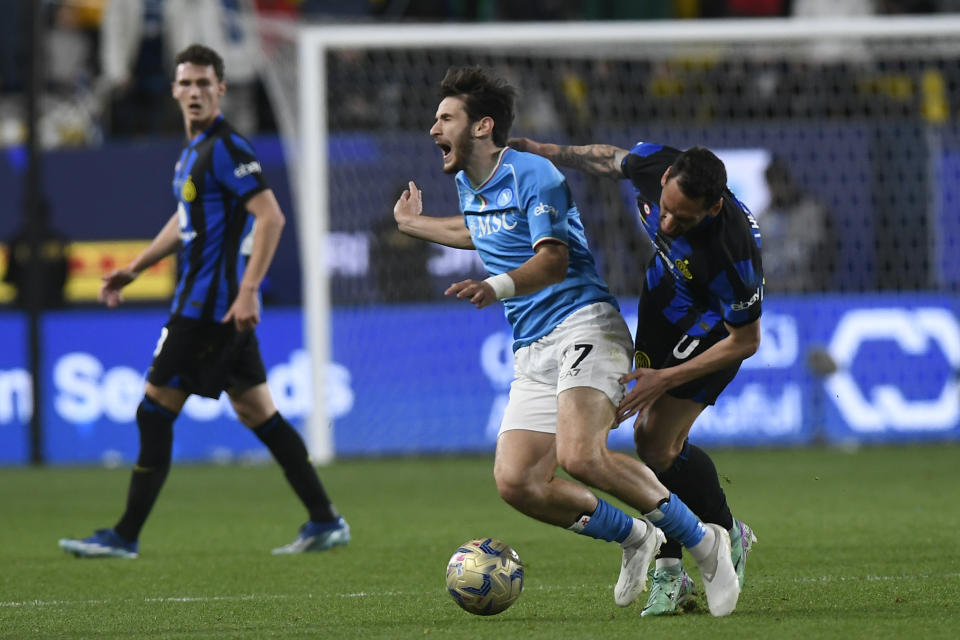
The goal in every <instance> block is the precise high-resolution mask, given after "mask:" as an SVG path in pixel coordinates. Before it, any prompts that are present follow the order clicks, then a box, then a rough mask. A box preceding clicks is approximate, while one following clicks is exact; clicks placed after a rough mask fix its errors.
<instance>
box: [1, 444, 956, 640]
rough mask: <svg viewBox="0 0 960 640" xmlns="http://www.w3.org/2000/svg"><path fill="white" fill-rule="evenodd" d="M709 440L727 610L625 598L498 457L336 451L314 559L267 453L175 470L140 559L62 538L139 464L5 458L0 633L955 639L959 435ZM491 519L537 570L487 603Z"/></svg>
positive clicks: (104, 511) (100, 519) (102, 508)
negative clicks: (339, 527) (483, 576)
mask: <svg viewBox="0 0 960 640" xmlns="http://www.w3.org/2000/svg"><path fill="white" fill-rule="evenodd" d="M713 453H714V458H715V460H716V462H717V466H718V468H719V470H720V474H721V478H722V481H723V482H724V485H725V489H726V491H727V496H728V499H729V501H730V504H731V505H732V507H733V508H734V514H735V515H736V516H738V517H739V518H741V519H743V520H745V521H746V522H748V523H749V524H750V525H751V526H752V527H753V528H754V529H755V530H756V533H757V535H758V537H759V543H758V544H757V545H756V546H755V547H754V552H753V554H752V555H751V556H750V561H749V563H748V565H747V584H746V587H745V589H744V591H743V593H742V594H741V596H740V603H739V605H738V607H737V611H736V612H735V613H734V614H733V615H731V616H729V617H727V618H712V617H711V616H710V615H709V614H708V613H706V605H705V603H702V604H701V605H700V607H699V611H695V612H692V613H686V614H683V615H678V616H671V617H666V618H657V619H642V618H640V605H639V604H634V605H633V606H631V607H628V608H625V609H620V608H618V607H617V606H616V605H615V604H614V602H613V584H614V583H615V582H616V578H617V573H618V571H619V558H620V552H619V549H618V548H617V547H616V546H615V545H612V544H608V543H603V542H598V541H595V540H590V539H587V538H583V537H581V536H576V535H574V534H572V533H569V532H566V531H563V530H560V529H558V528H553V527H549V526H547V525H543V524H540V523H537V522H534V521H533V520H530V519H528V518H526V517H524V516H522V515H520V514H519V513H516V512H514V511H513V510H511V509H510V508H509V507H508V506H506V505H505V504H504V503H502V502H501V501H500V499H499V498H498V497H497V495H496V490H495V488H494V484H493V480H492V460H491V459H490V458H489V457H485V456H481V457H455V458H454V457H451V458H423V459H388V460H345V461H339V462H337V463H335V464H333V465H331V466H329V467H326V468H323V469H321V475H322V477H323V479H324V482H325V483H326V485H327V487H328V489H329V491H330V493H331V495H332V496H333V497H334V499H335V502H336V504H337V506H338V507H339V508H340V509H341V511H342V512H343V513H344V515H345V516H346V517H347V519H348V520H349V522H350V524H351V526H352V528H353V534H354V539H353V542H352V543H351V544H350V545H349V546H348V547H345V548H340V549H335V550H333V551H331V552H326V553H321V554H309V555H305V556H272V555H271V554H270V549H271V548H273V547H274V546H279V545H281V544H284V543H286V542H289V541H290V540H291V539H292V538H293V536H294V535H295V533H296V529H297V527H298V526H299V525H300V524H301V522H302V521H303V519H304V515H303V513H302V510H301V508H300V506H299V504H298V503H297V502H296V500H295V498H294V496H293V494H292V493H291V492H290V491H289V489H288V488H287V486H286V484H285V482H284V480H283V476H282V474H281V472H280V471H279V469H278V468H276V467H274V466H265V467H243V466H228V467H212V466H210V467H207V466H199V467H192V466H177V467H175V468H174V469H173V471H172V473H171V475H170V477H169V479H168V481H167V486H166V488H165V490H164V493H163V495H162V496H161V498H160V501H159V503H158V505H157V507H156V509H155V511H154V513H153V515H152V516H151V519H150V521H149V522H148V523H147V527H146V529H145V530H144V533H143V536H142V538H141V549H140V551H141V556H140V558H139V559H137V560H118V559H105V560H81V559H75V558H73V557H72V556H67V555H66V554H64V553H63V552H62V551H60V549H59V548H58V547H57V539H58V538H61V537H65V536H86V535H88V534H89V533H90V532H91V531H92V530H93V529H94V528H97V527H101V526H110V525H112V524H113V523H114V522H115V520H116V518H117V516H118V515H119V511H120V509H121V506H122V502H123V500H124V498H125V492H126V483H127V476H128V471H127V470H125V469H117V470H106V469H99V468H88V469H26V470H24V469H5V470H0V638H17V639H21V638H24V639H26V638H425V637H443V638H468V639H472V638H497V639H502V638H545V639H546V638H549V639H550V640H556V639H557V638H639V637H644V638H681V637H689V638H695V637H701V638H703V637H709V638H710V639H711V640H717V639H721V638H737V639H742V638H798V639H799V638H803V639H809V638H869V639H870V640H880V639H884V638H891V639H894V638H923V639H924V640H929V639H932V638H957V637H960V446H957V445H942V444H941V445H934V446H916V447H900V448H893V447H891V448H866V449H861V450H859V451H855V452H849V451H839V450H831V449H785V450H739V451H728V450H723V451H716V452H713ZM477 536H492V537H498V538H501V539H503V540H505V541H506V542H508V543H509V544H511V545H513V546H514V548H516V549H517V551H518V552H519V554H520V557H521V559H522V560H523V561H524V564H525V569H526V582H525V588H524V592H523V595H522V596H521V597H520V599H519V600H518V601H517V603H516V604H515V605H514V606H513V607H512V608H511V609H509V610H508V611H506V612H504V613H503V614H500V615H498V616H493V617H490V618H482V617H476V616H471V615H469V614H467V613H465V612H464V611H462V610H460V609H459V608H458V607H457V606H456V605H455V604H454V602H453V601H452V600H451V598H450V597H449V596H448V595H447V593H446V591H445V589H444V581H443V575H444V569H445V567H446V562H447V560H448V558H449V557H450V555H451V554H452V553H453V551H454V550H455V549H456V547H457V545H458V544H460V543H461V542H463V541H465V540H468V539H470V538H473V537H477ZM688 566H692V565H691V564H690V563H689V562H688ZM692 573H694V576H695V578H699V576H698V575H697V574H696V573H695V569H692ZM644 598H645V596H641V600H643V599H644Z"/></svg>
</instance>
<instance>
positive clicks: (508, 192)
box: [497, 189, 513, 207]
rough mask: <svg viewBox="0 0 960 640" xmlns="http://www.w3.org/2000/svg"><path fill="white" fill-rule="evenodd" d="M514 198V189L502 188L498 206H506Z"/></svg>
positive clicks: (498, 197)
mask: <svg viewBox="0 0 960 640" xmlns="http://www.w3.org/2000/svg"><path fill="white" fill-rule="evenodd" d="M512 200H513V190H512V189H502V190H501V191H500V193H498V194H497V206H498V207H505V206H507V205H508V204H510V202H511V201H512Z"/></svg>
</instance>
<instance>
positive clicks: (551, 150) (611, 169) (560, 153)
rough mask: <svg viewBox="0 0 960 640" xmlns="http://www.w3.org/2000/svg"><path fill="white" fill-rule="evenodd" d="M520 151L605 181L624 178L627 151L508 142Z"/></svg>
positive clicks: (601, 146) (526, 140)
mask: <svg viewBox="0 0 960 640" xmlns="http://www.w3.org/2000/svg"><path fill="white" fill-rule="evenodd" d="M507 144H509V145H510V146H511V147H513V148H514V149H516V150H517V151H526V152H528V153H535V154H537V155H538V156H543V157H544V158H546V159H548V160H550V161H551V162H553V163H554V164H556V165H559V166H562V167H570V168H572V169H577V170H578V171H583V172H584V173H591V174H593V175H596V176H601V177H604V178H613V179H614V180H619V179H621V178H623V177H624V176H623V172H622V171H621V170H620V164H621V163H622V162H623V159H624V158H625V157H626V156H627V153H628V151H627V150H626V149H621V148H620V147H615V146H613V145H609V144H588V145H583V146H572V145H571V146H563V145H559V144H550V143H547V142H536V141H535V140H530V139H529V138H510V140H508V141H507Z"/></svg>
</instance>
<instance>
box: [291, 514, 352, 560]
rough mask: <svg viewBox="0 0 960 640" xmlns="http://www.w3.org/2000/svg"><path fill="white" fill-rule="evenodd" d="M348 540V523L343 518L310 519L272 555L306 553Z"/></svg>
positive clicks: (345, 542)
mask: <svg viewBox="0 0 960 640" xmlns="http://www.w3.org/2000/svg"><path fill="white" fill-rule="evenodd" d="M348 542H350V525H348V524H347V521H346V520H344V519H343V518H337V519H336V520H334V521H333V522H314V521H313V520H311V521H310V522H307V523H306V524H305V525H303V526H302V527H300V534H299V535H298V536H297V539H296V540H294V541H293V542H291V543H290V544H287V545H284V546H282V547H277V548H276V549H274V550H273V553H274V555H280V554H286V553H307V552H310V551H326V550H327V549H332V548H333V547H342V546H344V545H345V544H347V543H348Z"/></svg>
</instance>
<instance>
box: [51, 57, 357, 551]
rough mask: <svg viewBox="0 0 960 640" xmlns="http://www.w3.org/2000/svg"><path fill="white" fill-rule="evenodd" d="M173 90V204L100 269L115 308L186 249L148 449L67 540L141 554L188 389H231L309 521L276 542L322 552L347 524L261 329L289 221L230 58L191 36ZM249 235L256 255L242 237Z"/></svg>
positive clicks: (214, 392) (145, 404) (158, 356)
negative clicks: (139, 240)
mask: <svg viewBox="0 0 960 640" xmlns="http://www.w3.org/2000/svg"><path fill="white" fill-rule="evenodd" d="M175 64H176V70H175V77H174V81H173V87H172V92H173V97H174V99H175V100H176V101H177V103H178V104H179V106H180V110H181V112H182V113H183V123H184V129H185V131H186V135H187V144H186V146H185V147H184V149H183V152H182V153H181V154H180V158H179V160H178V161H177V163H176V166H175V168H174V178H173V194H174V197H175V198H176V200H177V210H176V212H175V213H174V214H173V216H171V218H170V219H169V220H168V221H167V224H166V225H165V226H164V227H163V229H162V230H161V231H160V233H158V234H157V236H156V237H155V238H154V239H153V241H152V242H151V243H150V245H149V246H148V247H147V248H146V249H144V251H143V252H142V253H141V254H140V255H139V256H137V257H136V258H135V259H134V260H133V261H132V262H131V263H130V264H129V265H128V266H127V267H126V268H123V269H118V270H116V271H113V272H111V273H108V274H107V275H105V276H104V278H103V286H102V288H101V290H100V300H101V301H102V302H105V303H106V304H107V306H109V307H115V306H117V305H118V304H119V303H120V302H121V301H122V299H123V297H122V294H121V292H122V290H123V287H125V286H126V285H128V284H130V283H131V282H133V281H134V280H135V279H136V278H137V276H138V275H139V274H140V273H141V272H142V271H143V270H144V269H146V268H148V267H150V266H151V265H153V264H155V263H157V262H158V261H159V260H161V259H162V258H164V257H166V256H167V255H170V254H172V253H174V252H175V251H179V254H178V257H179V264H178V277H177V288H176V292H175V293H174V297H173V304H172V306H171V309H170V312H171V313H170V318H169V320H168V322H167V324H166V325H165V326H164V327H163V329H162V330H161V332H160V339H159V341H158V343H157V347H156V349H155V351H154V354H153V363H152V364H151V366H150V369H149V371H148V373H147V382H146V389H145V393H144V398H143V401H142V402H141V403H140V406H139V407H138V409H137V426H138V427H139V429H140V452H139V455H138V457H137V462H136V465H135V466H134V468H133V474H132V477H131V479H130V488H129V492H128V494H127V506H126V510H125V511H124V513H123V515H122V516H121V518H120V520H119V521H118V522H117V524H116V525H115V526H114V527H113V528H110V529H99V530H97V531H96V532H94V534H93V535H92V536H89V537H87V538H84V539H80V540H78V539H63V540H60V546H61V547H62V548H63V549H64V550H65V551H67V552H69V553H73V554H74V555H77V556H80V557H123V558H136V557H137V556H138V554H139V542H138V540H139V537H140V530H141V529H142V528H143V525H144V523H145V522H146V519H147V516H148V515H149V514H150V511H151V509H152V508H153V504H154V502H155V501H156V499H157V496H158V495H159V493H160V489H161V488H162V487H163V483H164V481H165V480H166V477H167V473H168V471H169V470H170V461H171V453H172V447H173V422H174V420H175V419H176V417H177V415H178V414H179V413H180V410H181V409H182V407H183V405H184V403H185V402H186V400H187V398H188V397H189V396H190V395H192V394H197V395H201V396H206V397H208V398H218V397H219V396H220V393H221V392H222V391H226V392H227V393H228V395H229V397H230V401H231V403H232V405H233V408H234V409H235V410H236V412H237V417H238V418H239V419H240V421H241V422H242V423H243V424H244V425H245V426H246V427H248V428H249V429H250V430H251V431H253V433H254V435H256V436H257V438H259V439H260V440H261V441H262V442H263V443H264V444H265V445H266V446H267V448H268V449H269V450H270V453H271V454H273V457H274V458H275V459H276V460H277V462H278V463H279V464H280V466H281V467H282V468H283V471H284V474H285V475H286V478H287V481H288V482H289V483H290V486H291V487H292V488H293V490H294V492H295V493H296V494H297V496H298V497H299V498H300V501H301V502H302V503H303V505H304V507H305V508H306V510H307V513H308V516H309V520H308V522H307V523H306V524H304V525H303V526H302V527H301V528H300V532H299V535H298V536H297V538H296V539H295V540H294V541H293V542H291V543H290V544H288V545H285V546H282V547H279V548H277V549H274V553H301V552H305V551H323V550H325V549H329V548H331V547H334V546H341V545H345V544H347V542H348V541H349V540H350V528H349V526H348V525H347V523H346V521H345V520H344V519H343V518H342V517H341V516H340V515H339V513H337V511H336V509H335V508H334V507H333V505H332V504H331V503H330V500H329V498H328V497H327V494H326V492H325V491H324V488H323V485H322V484H321V482H320V478H319V477H318V475H317V472H316V469H315V468H314V467H313V465H312V464H311V463H310V460H309V458H308V454H307V449H306V447H305V446H304V442H303V439H302V438H301V437H300V435H299V434H298V433H297V431H296V430H295V429H294V428H293V427H292V426H291V425H290V423H288V422H287V421H286V420H285V419H284V418H283V416H282V415H280V413H279V412H278V411H277V408H276V406H275V405H274V402H273V398H272V396H271V394H270V389H269V388H268V386H267V378H266V371H265V369H264V366H263V361H262V359H261V357H260V347H259V345H258V343H257V337H256V334H255V332H254V328H255V327H256V326H257V324H258V323H259V322H260V299H259V288H260V283H261V282H262V280H263V278H264V276H265V275H266V273H267V269H268V268H269V266H270V262H271V261H272V260H273V254H274V252H275V250H276V247H277V243H278V241H279V239H280V234H281V231H282V229H283V226H284V216H283V213H282V212H281V210H280V206H279V204H278V203H277V199H276V197H275V196H274V194H273V191H271V190H270V188H269V186H268V185H267V183H266V181H265V180H264V178H263V173H262V171H261V167H260V163H259V162H258V160H257V156H256V155H255V153H254V151H253V147H252V146H251V145H250V143H249V142H248V141H247V140H246V139H245V138H244V137H243V136H241V135H240V134H239V133H237V131H236V130H234V129H233V127H231V126H230V124H229V123H228V122H227V121H226V120H224V117H223V114H222V113H221V111H220V100H221V98H222V97H223V95H224V92H225V91H226V84H225V82H224V67H223V60H222V59H221V58H220V56H219V55H218V54H217V53H216V52H215V51H213V50H212V49H210V48H208V47H204V46H202V45H192V46H190V47H188V48H186V49H184V50H183V51H181V52H180V53H179V54H178V55H177V57H176V60H175ZM251 234H252V236H251V237H252V249H251V251H250V253H249V256H244V255H241V243H242V242H243V240H244V238H245V237H246V236H248V235H251Z"/></svg>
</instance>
